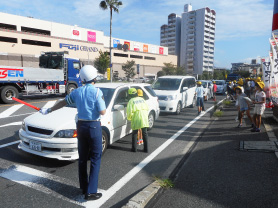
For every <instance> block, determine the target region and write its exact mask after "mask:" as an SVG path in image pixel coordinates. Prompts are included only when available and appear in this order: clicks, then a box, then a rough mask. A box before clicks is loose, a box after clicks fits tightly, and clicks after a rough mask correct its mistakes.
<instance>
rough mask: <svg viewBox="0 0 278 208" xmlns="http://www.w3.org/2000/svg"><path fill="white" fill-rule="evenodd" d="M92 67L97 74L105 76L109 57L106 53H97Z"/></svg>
mask: <svg viewBox="0 0 278 208" xmlns="http://www.w3.org/2000/svg"><path fill="white" fill-rule="evenodd" d="M94 66H95V67H96V69H97V70H98V72H99V73H101V74H105V72H106V70H107V68H108V67H109V56H108V54H107V53H103V52H102V51H101V50H100V51H99V57H98V58H96V59H95V61H94Z"/></svg>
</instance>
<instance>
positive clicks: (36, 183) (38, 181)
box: [0, 162, 105, 206]
mask: <svg viewBox="0 0 278 208" xmlns="http://www.w3.org/2000/svg"><path fill="white" fill-rule="evenodd" d="M0 164H1V167H3V166H4V167H5V168H4V169H3V168H2V169H1V170H0V177H2V178H5V179H8V180H11V181H13V182H16V183H19V184H21V185H24V186H27V187H29V188H32V189H35V190H37V191H40V192H43V193H46V194H48V195H51V196H54V197H56V198H59V199H62V200H65V201H68V202H71V203H74V204H78V205H81V206H82V205H83V202H85V199H84V195H82V194H81V190H80V189H79V188H78V187H79V184H78V183H74V182H73V181H72V180H69V179H66V178H61V177H59V176H55V175H52V174H49V173H46V172H43V171H39V170H36V169H33V168H29V167H26V166H22V165H17V164H16V165H14V164H11V163H5V162H0ZM98 191H99V192H102V193H105V190H98Z"/></svg>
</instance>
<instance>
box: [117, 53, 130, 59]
mask: <svg viewBox="0 0 278 208" xmlns="http://www.w3.org/2000/svg"><path fill="white" fill-rule="evenodd" d="M114 56H119V57H127V58H128V54H124V53H114Z"/></svg>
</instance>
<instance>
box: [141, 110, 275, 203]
mask: <svg viewBox="0 0 278 208" xmlns="http://www.w3.org/2000/svg"><path fill="white" fill-rule="evenodd" d="M223 112H224V114H223V116H222V117H220V118H218V119H216V120H214V121H212V123H211V124H210V126H209V127H208V128H207V129H206V131H205V132H204V134H203V135H202V137H201V138H200V140H199V142H198V144H197V145H196V147H195V148H194V149H193V150H192V152H191V153H190V155H189V157H188V158H187V160H186V161H185V163H184V164H183V166H182V167H181V169H180V171H179V172H178V173H177V175H176V177H175V178H173V179H172V180H173V181H174V184H175V187H174V188H172V189H167V190H162V191H160V193H158V194H156V195H155V197H153V199H152V200H151V201H150V202H149V204H148V205H147V206H146V207H152V208H164V207H165V208H166V207H167V208H168V207H173V208H179V207H180V208H184V207H189V208H191V207H192V208H193V207H194V208H195V207H198V208H202V207H204V208H207V207H233V208H234V207H252V208H254V207H260V208H261V207H267V208H272V207H273V208H274V207H275V208H277V207H278V197H277V196H278V195H277V191H278V161H277V157H276V156H275V154H274V153H273V152H272V153H269V152H265V151H240V150H239V149H240V141H269V138H268V134H267V132H266V130H265V127H264V125H262V127H261V129H262V132H261V133H253V132H251V131H250V130H251V128H250V126H251V124H250V122H249V120H248V118H244V119H243V127H242V128H236V126H237V124H238V123H237V122H235V117H236V115H237V112H236V108H235V107H234V106H229V107H225V108H224V110H223ZM251 112H252V111H251ZM271 113H272V112H271V111H270V110H269V109H268V111H267V112H266V114H265V115H266V118H265V119H264V120H266V121H269V123H271V122H272V120H271ZM272 125H274V130H275V131H276V130H277V127H276V126H275V123H272ZM276 125H277V124H276ZM277 133H278V130H277Z"/></svg>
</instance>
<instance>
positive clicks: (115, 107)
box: [113, 105, 125, 111]
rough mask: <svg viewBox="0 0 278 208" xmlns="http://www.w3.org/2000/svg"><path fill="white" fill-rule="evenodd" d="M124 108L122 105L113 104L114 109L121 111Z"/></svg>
mask: <svg viewBox="0 0 278 208" xmlns="http://www.w3.org/2000/svg"><path fill="white" fill-rule="evenodd" d="M124 109H125V107H124V106H123V105H114V107H113V110H114V111H121V110H124Z"/></svg>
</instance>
